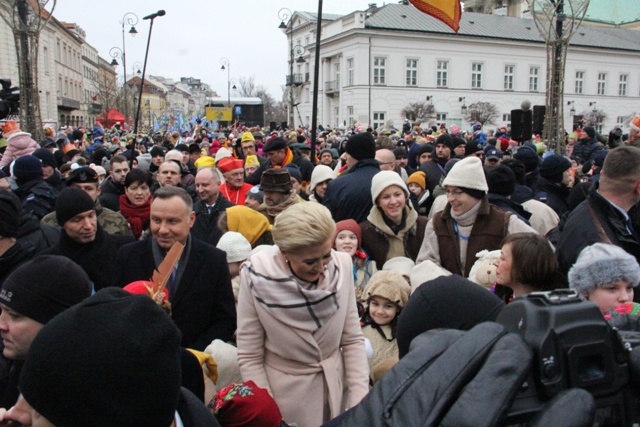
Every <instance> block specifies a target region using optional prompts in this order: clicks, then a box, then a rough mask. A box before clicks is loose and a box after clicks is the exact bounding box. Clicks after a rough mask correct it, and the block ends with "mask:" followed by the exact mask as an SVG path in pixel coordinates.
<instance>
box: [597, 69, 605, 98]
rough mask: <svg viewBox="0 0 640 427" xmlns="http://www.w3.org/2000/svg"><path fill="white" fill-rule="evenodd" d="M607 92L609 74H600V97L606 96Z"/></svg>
mask: <svg viewBox="0 0 640 427" xmlns="http://www.w3.org/2000/svg"><path fill="white" fill-rule="evenodd" d="M606 92H607V73H598V95H604V94H606Z"/></svg>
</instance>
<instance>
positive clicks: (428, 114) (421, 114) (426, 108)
mask: <svg viewBox="0 0 640 427" xmlns="http://www.w3.org/2000/svg"><path fill="white" fill-rule="evenodd" d="M400 115H401V116H402V117H404V118H405V119H407V120H409V121H410V122H420V123H422V122H426V121H427V120H428V119H430V118H434V117H435V116H436V108H435V107H434V106H433V104H431V103H428V102H426V101H425V102H410V103H409V105H407V106H406V107H404V108H403V109H402V111H400Z"/></svg>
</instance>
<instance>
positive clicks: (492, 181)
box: [487, 165, 516, 197]
mask: <svg viewBox="0 0 640 427" xmlns="http://www.w3.org/2000/svg"><path fill="white" fill-rule="evenodd" d="M487 185H488V186H489V193H494V194H498V195H500V196H505V197H508V196H511V195H512V194H513V190H515V188H516V174H515V173H514V172H513V170H511V168H509V167H507V166H503V165H498V166H496V167H495V168H492V169H491V170H490V171H489V172H488V173H487Z"/></svg>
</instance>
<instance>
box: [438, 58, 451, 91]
mask: <svg viewBox="0 0 640 427" xmlns="http://www.w3.org/2000/svg"><path fill="white" fill-rule="evenodd" d="M436 86H438V87H447V86H449V61H438V64H437V66H436Z"/></svg>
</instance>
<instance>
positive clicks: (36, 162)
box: [13, 154, 42, 182]
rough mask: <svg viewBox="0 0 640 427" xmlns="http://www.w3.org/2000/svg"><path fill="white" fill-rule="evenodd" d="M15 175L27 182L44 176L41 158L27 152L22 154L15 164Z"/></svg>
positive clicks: (19, 179)
mask: <svg viewBox="0 0 640 427" xmlns="http://www.w3.org/2000/svg"><path fill="white" fill-rule="evenodd" d="M13 176H15V177H16V180H17V181H18V182H27V181H31V180H33V179H37V178H42V162H41V161H40V159H39V158H37V157H35V156H32V155H30V154H27V155H26V156H20V157H18V158H17V159H16V161H15V163H14V164H13Z"/></svg>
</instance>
